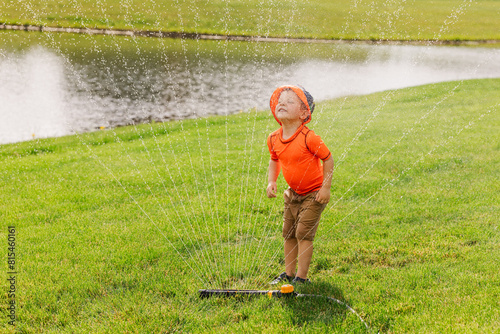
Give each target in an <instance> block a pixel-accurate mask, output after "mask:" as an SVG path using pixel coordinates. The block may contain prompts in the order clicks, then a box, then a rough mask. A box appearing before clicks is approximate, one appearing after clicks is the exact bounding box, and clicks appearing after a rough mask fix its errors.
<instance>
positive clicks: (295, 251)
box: [267, 86, 334, 284]
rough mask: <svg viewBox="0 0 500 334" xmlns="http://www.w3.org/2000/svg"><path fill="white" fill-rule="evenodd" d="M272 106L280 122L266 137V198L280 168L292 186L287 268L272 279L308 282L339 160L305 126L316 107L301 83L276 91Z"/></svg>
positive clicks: (286, 217)
mask: <svg viewBox="0 0 500 334" xmlns="http://www.w3.org/2000/svg"><path fill="white" fill-rule="evenodd" d="M270 105H271V111H272V113H273V115H274V118H275V119H276V121H277V122H278V123H279V124H280V125H281V127H280V128H279V129H278V130H276V131H274V132H273V133H271V134H270V135H269V137H268V138H267V145H268V147H269V153H270V154H271V160H270V161H269V179H268V181H269V183H268V186H267V197H269V198H272V197H276V191H277V187H276V180H277V179H278V175H279V174H280V171H281V169H283V177H284V178H285V180H286V182H287V183H288V185H289V188H288V189H287V190H286V191H285V194H284V197H285V211H284V214H283V238H284V239H285V244H284V250H285V272H284V273H282V274H280V275H279V276H278V277H276V279H275V280H274V281H272V282H271V284H278V283H280V282H282V283H284V282H291V283H292V284H295V283H306V282H310V281H309V279H307V272H308V270H309V265H310V263H311V259H312V254H313V240H314V235H315V234H316V229H317V228H318V224H319V219H320V217H321V213H322V212H323V210H324V208H325V207H326V204H327V203H328V202H329V201H330V187H331V180H332V179H331V178H332V173H333V166H334V162H333V158H332V155H331V153H330V151H329V150H328V148H327V147H326V145H325V144H324V143H323V141H322V140H321V138H320V137H319V136H318V135H316V134H315V133H314V132H313V131H312V130H309V129H308V128H307V127H306V126H305V124H306V123H308V122H309V121H310V120H311V115H312V112H313V110H314V100H313V98H312V96H311V94H309V93H308V92H307V91H306V90H305V89H304V88H303V87H300V86H281V87H279V88H277V89H276V90H275V91H274V93H273V95H272V96H271V101H270ZM320 160H323V166H321V162H320ZM297 264H298V268H297ZM296 268H297V272H295V270H296Z"/></svg>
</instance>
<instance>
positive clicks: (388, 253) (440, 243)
mask: <svg viewBox="0 0 500 334" xmlns="http://www.w3.org/2000/svg"><path fill="white" fill-rule="evenodd" d="M499 90H500V80H499V79H491V80H490V79H488V80H471V81H464V82H449V83H440V84H432V85H426V86H421V87H414V88H407V89H401V90H396V91H387V92H381V93H377V94H371V95H367V96H356V97H346V98H340V99H335V100H332V101H328V102H322V103H319V104H318V106H317V109H316V111H315V113H314V115H313V116H314V117H313V121H312V122H311V123H310V127H311V128H313V129H314V130H315V132H316V133H318V134H320V135H321V136H322V137H323V139H324V141H325V142H326V143H327V145H328V146H329V147H330V149H331V151H332V153H333V156H334V158H335V160H336V169H335V173H334V176H333V190H332V201H331V203H330V204H329V206H328V207H327V209H326V210H325V212H324V214H323V218H322V222H321V225H320V227H319V230H318V234H317V239H316V241H315V255H314V258H313V262H312V264H311V270H310V278H311V279H312V280H313V284H312V285H310V286H307V287H302V288H300V292H303V293H313V294H319V295H324V296H332V297H334V298H336V299H338V300H340V301H342V302H344V303H347V304H348V305H350V306H351V307H352V308H353V309H354V310H356V312H357V313H358V314H359V316H360V317H361V318H362V319H363V320H364V321H365V322H366V323H367V325H368V326H369V327H370V331H371V332H377V331H380V332H391V333H404V332H420V333H486V332H488V333H492V332H495V331H498V328H499V327H500V276H499V275H498V263H499V262H500V233H499V229H498V228H499V221H498V217H499V216H500V207H499V203H500V195H499V194H500V182H499V174H498V170H499V166H500V154H499V150H500V144H499V143H500V131H499V130H500V116H499V106H500V95H499V94H498V91H499ZM276 127H277V124H276V122H275V121H274V120H273V118H272V116H271V115H270V113H269V112H268V111H267V112H248V113H241V114H238V115H232V116H228V117H224V116H219V117H210V118H205V119H197V120H185V121H176V122H169V123H161V124H159V123H153V124H144V125H140V126H136V127H124V128H117V129H111V130H105V131H99V132H95V133H86V134H80V135H75V136H68V137H62V138H53V139H40V140H33V141H29V142H23V143H17V144H9V145H2V146H0V165H1V166H2V167H1V168H0V217H1V220H2V227H1V230H0V240H2V242H3V249H4V256H5V257H4V259H6V257H7V247H8V245H7V234H8V229H7V226H10V225H13V226H15V228H16V269H17V285H16V289H17V290H16V305H17V309H16V310H17V316H18V319H17V322H16V323H17V327H16V329H17V330H18V331H20V332H23V333H56V332H72V333H90V332H92V333H124V332H126V333H148V332H149V333H153V332H154V333H156V332H175V331H179V332H213V333H220V332H233V333H234V332H251V331H255V332H265V333H275V332H285V331H286V332H303V331H304V332H309V333H317V332H354V333H362V332H365V326H364V324H363V322H362V321H361V320H360V319H359V318H358V317H357V316H356V315H355V314H353V313H351V312H350V311H349V310H347V309H346V308H345V307H344V306H342V305H340V304H337V303H335V302H330V301H326V300H322V299H317V300H316V299H291V300H285V299H279V300H278V299H269V298H267V297H265V298H264V297H263V298H254V299H250V300H247V299H244V298H233V299H221V298H212V299H204V300H201V299H199V298H198V296H197V290H198V289H205V288H241V289H248V288H257V289H267V288H268V286H267V282H268V281H269V280H270V279H271V278H272V277H273V276H274V275H275V274H277V273H279V272H280V271H282V270H283V255H282V240H281V237H280V226H281V223H280V222H281V213H282V199H281V198H280V197H278V198H277V199H268V198H267V197H265V187H266V180H267V176H266V170H267V164H268V160H269V153H268V152H267V147H266V145H265V139H266V136H267V134H268V133H270V132H271V131H273V130H274V129H276ZM284 189H285V183H284V181H283V179H282V177H280V182H279V191H283V190H284ZM4 268H5V270H3V271H2V275H1V280H2V282H3V284H4V286H6V285H7V283H6V282H7V281H6V280H7V274H6V273H7V264H6V261H4ZM6 290H7V288H4V293H3V294H1V295H0V296H1V304H2V321H0V328H1V329H2V332H6V333H14V332H15V329H14V328H13V327H11V326H10V325H8V323H7V321H8V318H7V315H8V311H7V309H6V306H7V305H8V302H9V301H10V299H9V298H8V296H7V293H6V292H5V291H6Z"/></svg>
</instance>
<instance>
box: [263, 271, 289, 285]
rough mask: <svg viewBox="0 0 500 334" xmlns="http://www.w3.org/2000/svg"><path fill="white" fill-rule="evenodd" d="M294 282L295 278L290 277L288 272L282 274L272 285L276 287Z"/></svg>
mask: <svg viewBox="0 0 500 334" xmlns="http://www.w3.org/2000/svg"><path fill="white" fill-rule="evenodd" d="M292 280H293V276H288V275H287V274H286V272H283V273H281V274H280V275H279V276H278V277H276V278H275V279H274V280H273V281H272V282H271V283H269V284H271V285H276V284H278V283H290V282H292Z"/></svg>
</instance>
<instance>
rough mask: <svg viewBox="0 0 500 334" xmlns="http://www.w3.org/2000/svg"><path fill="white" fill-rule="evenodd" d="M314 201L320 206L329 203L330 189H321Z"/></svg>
mask: <svg viewBox="0 0 500 334" xmlns="http://www.w3.org/2000/svg"><path fill="white" fill-rule="evenodd" d="M316 201H317V202H319V203H321V204H326V203H328V202H330V188H325V187H321V189H320V190H319V191H318V193H317V194H316Z"/></svg>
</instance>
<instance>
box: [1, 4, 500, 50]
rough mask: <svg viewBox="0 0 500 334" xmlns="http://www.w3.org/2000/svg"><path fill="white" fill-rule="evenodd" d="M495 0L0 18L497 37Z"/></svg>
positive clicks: (108, 8) (117, 7) (14, 13)
mask: <svg viewBox="0 0 500 334" xmlns="http://www.w3.org/2000/svg"><path fill="white" fill-rule="evenodd" d="M499 17H500V5H499V3H498V1H495V0H478V1H467V0H464V1H458V0H440V1H431V0H418V1H417V0H412V1H382V0H375V1H355V0H339V1H323V0H312V1H284V2H283V1H256V0H253V1H241V0H239V1H221V0H219V1H182V0H181V1H154V0H144V1H139V0H130V1H117V0H102V1H97V2H94V1H82V0H76V1H71V2H61V1H54V0H48V1H2V3H0V22H3V23H9V24H34V25H47V26H62V27H91V28H94V27H99V28H117V29H139V30H161V31H166V32H167V31H177V32H190V33H191V32H195V33H211V34H223V35H227V34H232V35H246V36H248V35H258V36H273V37H285V36H286V37H305V38H327V39H362V40H369V39H377V40H378V39H387V40H485V39H486V40H499V39H500V20H499V19H498V18H499Z"/></svg>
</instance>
